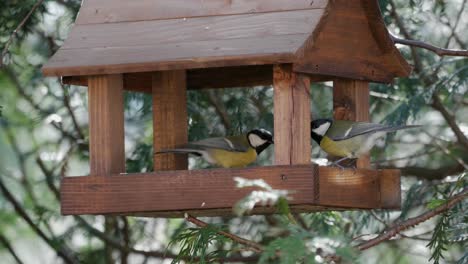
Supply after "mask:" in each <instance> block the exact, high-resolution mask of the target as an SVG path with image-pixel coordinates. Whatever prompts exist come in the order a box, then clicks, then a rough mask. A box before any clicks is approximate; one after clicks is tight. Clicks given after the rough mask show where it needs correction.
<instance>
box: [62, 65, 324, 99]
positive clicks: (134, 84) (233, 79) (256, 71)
mask: <svg viewBox="0 0 468 264" xmlns="http://www.w3.org/2000/svg"><path fill="white" fill-rule="evenodd" d="M151 78H152V73H151V72H139V73H127V74H124V89H125V90H128V91H133V92H142V93H151V92H152V87H151ZM317 78H319V77H317ZM62 83H64V84H71V85H78V86H88V80H87V77H86V76H70V77H63V78H62ZM272 84H273V65H252V66H238V67H215V68H206V69H192V70H188V71H187V89H189V90H197V89H208V88H233V87H253V86H261V85H265V86H266V85H272Z"/></svg>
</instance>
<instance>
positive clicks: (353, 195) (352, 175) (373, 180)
mask: <svg viewBox="0 0 468 264" xmlns="http://www.w3.org/2000/svg"><path fill="white" fill-rule="evenodd" d="M378 176H379V175H378V174H377V173H376V171H371V170H357V171H356V172H354V171H353V170H341V169H339V168H334V169H333V170H331V169H329V170H320V180H319V187H318V190H319V195H318V197H319V200H318V204H320V205H325V206H338V207H357V208H380V185H379V183H380V181H379V177H378ZM330 187H332V188H330Z"/></svg>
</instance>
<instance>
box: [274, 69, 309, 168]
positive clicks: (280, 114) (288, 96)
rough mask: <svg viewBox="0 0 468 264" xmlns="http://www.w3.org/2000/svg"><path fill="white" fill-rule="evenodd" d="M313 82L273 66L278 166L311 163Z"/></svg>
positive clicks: (303, 76)
mask: <svg viewBox="0 0 468 264" xmlns="http://www.w3.org/2000/svg"><path fill="white" fill-rule="evenodd" d="M309 89H310V79H309V77H307V76H306V75H303V74H296V73H294V72H293V71H292V65H290V64H284V65H274V66H273V91H274V130H275V131H274V132H275V133H274V137H275V138H274V140H275V164H276V165H290V164H308V163H310V154H311V148H310V146H311V145H310V94H309Z"/></svg>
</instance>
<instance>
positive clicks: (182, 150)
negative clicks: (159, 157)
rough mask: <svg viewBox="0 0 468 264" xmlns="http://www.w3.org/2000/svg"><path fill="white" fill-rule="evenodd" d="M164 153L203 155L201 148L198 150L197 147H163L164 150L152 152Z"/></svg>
mask: <svg viewBox="0 0 468 264" xmlns="http://www.w3.org/2000/svg"><path fill="white" fill-rule="evenodd" d="M165 153H179V154H192V155H196V156H202V155H203V153H202V151H201V150H199V149H190V148H177V149H165V150H161V151H156V152H154V154H165Z"/></svg>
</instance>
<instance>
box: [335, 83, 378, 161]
mask: <svg viewBox="0 0 468 264" xmlns="http://www.w3.org/2000/svg"><path fill="white" fill-rule="evenodd" d="M369 98H370V95H369V83H368V82H365V81H357V80H349V79H335V80H334V81H333V118H334V119H335V120H351V121H364V122H368V121H370V116H369V107H370V106H369ZM357 167H358V168H369V167H370V157H369V155H363V156H361V158H359V160H358V161H357Z"/></svg>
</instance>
